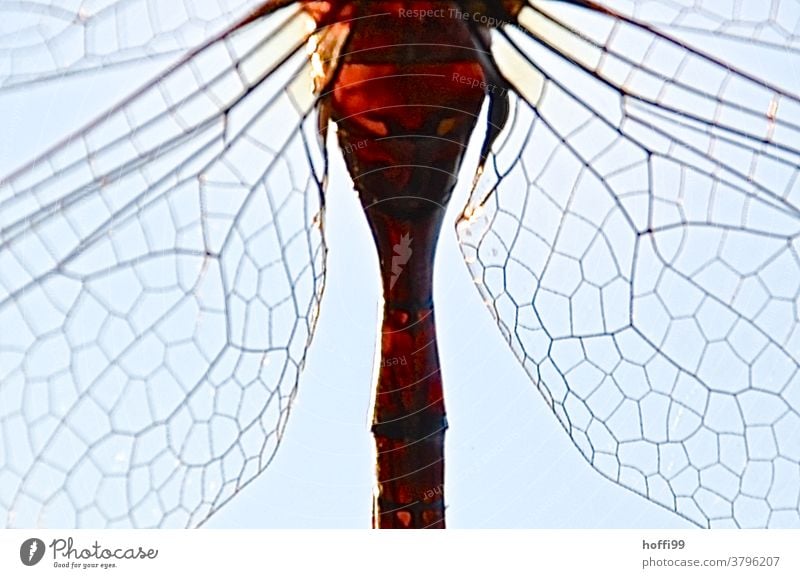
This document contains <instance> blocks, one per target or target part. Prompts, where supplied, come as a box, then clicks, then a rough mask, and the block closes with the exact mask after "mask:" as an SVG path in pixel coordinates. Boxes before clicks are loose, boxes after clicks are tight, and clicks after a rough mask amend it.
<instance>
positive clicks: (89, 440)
mask: <svg viewBox="0 0 800 578" xmlns="http://www.w3.org/2000/svg"><path fill="white" fill-rule="evenodd" d="M308 25H309V20H308V18H307V16H306V15H305V14H304V13H302V12H298V11H297V10H296V9H294V8H287V9H284V10H282V11H279V12H277V13H275V14H273V15H272V16H269V17H266V18H263V19H259V20H257V21H255V22H253V23H251V24H250V25H248V26H245V27H241V28H240V27H237V26H234V27H232V28H231V29H230V31H229V33H227V34H225V35H223V36H222V37H221V38H220V39H219V40H218V41H214V42H211V43H209V44H208V45H206V46H204V47H202V48H201V49H198V50H196V51H193V52H191V53H190V54H189V55H188V56H186V57H185V58H184V59H183V60H181V61H180V62H179V63H178V64H176V65H175V66H174V67H172V68H171V69H170V70H168V71H167V72H166V73H164V74H163V75H161V76H160V77H158V78H157V79H155V80H154V81H153V82H151V83H149V84H148V85H147V86H145V87H144V88H143V89H141V90H140V91H138V92H137V93H136V94H135V95H134V96H133V97H131V98H130V99H128V100H127V101H125V102H123V103H122V104H121V105H120V106H119V107H117V108H115V109H112V110H111V111H108V112H107V113H106V114H105V115H103V116H102V117H101V118H100V119H99V120H98V121H96V122H95V123H93V124H92V125H90V126H89V127H87V128H86V129H85V130H83V131H81V132H79V133H78V134H76V135H74V136H73V137H71V138H69V139H67V140H66V141H65V142H64V144H62V145H60V146H58V147H56V148H55V149H53V150H52V151H50V152H49V153H47V154H46V155H45V156H43V157H42V158H40V159H38V160H36V161H35V162H33V163H32V164H30V165H29V166H27V167H26V168H24V169H22V170H21V171H19V172H17V173H15V174H13V175H12V176H10V177H8V178H6V179H5V180H3V181H2V182H1V183H0V216H1V217H0V326H2V327H3V331H2V334H0V399H2V403H1V404H0V428H2V444H0V517H2V520H3V522H4V523H5V524H6V525H9V526H32V525H45V526H49V527H53V526H66V527H75V526H92V527H97V526H129V525H132V526H183V525H198V524H201V523H202V522H203V521H204V520H205V519H207V518H208V516H210V515H211V514H213V513H214V512H215V511H216V510H217V509H218V508H220V507H221V506H222V505H223V504H224V503H225V502H226V501H227V500H229V499H230V498H231V497H232V496H233V495H234V494H235V493H236V492H237V491H238V490H240V489H241V488H242V487H243V486H244V485H245V484H247V483H248V482H249V481H251V480H252V479H253V478H254V477H255V476H256V475H258V474H259V473H260V472H261V471H263V470H264V468H265V467H266V466H267V465H268V463H269V461H270V459H271V458H272V456H273V453H274V451H275V449H276V446H277V444H278V442H279V440H280V437H281V434H282V432H283V428H284V425H285V420H286V416H287V412H288V409H289V404H290V402H291V400H292V397H293V395H294V392H295V387H296V382H297V377H298V373H299V371H300V369H301V368H302V365H303V361H304V357H305V351H306V347H307V345H308V343H309V340H310V338H311V334H312V331H313V327H314V322H315V318H316V308H317V304H318V301H319V298H320V293H321V289H322V279H323V267H324V255H325V250H324V244H323V240H322V234H321V226H320V225H319V223H321V221H320V220H319V219H321V217H322V213H321V210H322V208H321V200H322V192H323V191H322V183H323V179H324V171H325V162H324V157H323V156H322V154H321V152H320V147H319V146H318V143H317V142H316V141H317V136H316V123H315V120H314V119H313V118H312V117H313V115H310V112H311V111H312V110H313V106H314V101H315V97H314V95H313V92H312V81H311V76H310V73H309V70H308V66H309V63H308V59H307V57H306V55H305V51H304V49H303V47H304V43H305V40H306V37H307V34H308V32H309V30H310V28H308Z"/></svg>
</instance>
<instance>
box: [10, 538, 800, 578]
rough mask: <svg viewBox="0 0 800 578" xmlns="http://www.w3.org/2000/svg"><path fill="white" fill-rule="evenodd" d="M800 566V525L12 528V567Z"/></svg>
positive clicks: (746, 570) (422, 576) (116, 573)
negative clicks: (725, 527) (755, 527)
mask: <svg viewBox="0 0 800 578" xmlns="http://www.w3.org/2000/svg"><path fill="white" fill-rule="evenodd" d="M461 572H465V573H466V575H467V576H487V577H495V576H497V577H502V578H510V577H515V576H526V577H536V576H542V577H549V576H614V577H615V578H624V577H628V576H702V577H703V578H706V577H714V576H725V577H727V578H730V577H735V576H742V577H745V578H752V577H759V576H765V577H770V578H779V577H784V576H786V577H792V578H796V577H798V576H800V530H716V531H701V530H696V531H685V532H675V531H658V530H647V531H642V530H491V531H484V530H472V531H459V530H447V531H443V532H436V531H394V532H392V531H380V532H378V531H329V530H325V531H313V530H195V531H188V530H138V531H134V530H4V531H2V532H0V576H8V577H15V578H16V577H17V576H20V577H23V576H31V577H38V576H97V577H99V576H110V577H114V578H123V577H127V576H131V577H134V576H135V577H137V578H139V577H141V576H146V577H147V578H156V577H160V576H169V577H170V578H174V577H189V576H213V577H220V578H249V577H250V576H266V577H269V576H281V577H283V576H303V577H305V576H320V577H325V578H328V577H337V576H343V577H347V578H358V577H361V576H363V577H397V578H427V577H429V576H435V575H442V576H455V575H460V574H456V573H461Z"/></svg>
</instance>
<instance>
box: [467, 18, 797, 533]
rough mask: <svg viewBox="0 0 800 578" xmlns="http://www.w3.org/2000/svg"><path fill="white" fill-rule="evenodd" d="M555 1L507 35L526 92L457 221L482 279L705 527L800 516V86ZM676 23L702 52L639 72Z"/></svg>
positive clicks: (665, 490)
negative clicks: (628, 38) (578, 22)
mask: <svg viewBox="0 0 800 578" xmlns="http://www.w3.org/2000/svg"><path fill="white" fill-rule="evenodd" d="M664 4H665V5H666V4H668V3H664ZM535 6H537V7H546V8H547V10H548V12H547V14H548V15H549V16H545V15H544V14H545V12H544V11H541V12H539V13H538V14H533V15H531V14H528V15H527V16H523V15H521V18H520V21H521V23H522V24H523V26H524V25H525V23H526V22H527V23H530V22H537V26H536V27H529V28H528V29H527V30H526V33H525V34H520V33H519V32H518V31H517V32H516V33H515V32H514V31H508V33H507V34H506V35H505V36H504V35H502V34H500V35H498V38H497V39H496V40H497V42H496V43H495V45H493V50H495V51H496V53H497V60H498V62H499V63H500V66H501V68H504V66H503V60H505V62H506V63H507V65H506V67H505V68H504V74H505V75H506V76H507V78H508V79H509V80H510V81H511V83H512V85H513V86H514V87H515V89H516V90H517V91H518V96H517V95H514V96H512V100H513V105H514V106H513V111H512V116H511V119H510V120H509V123H508V125H507V128H506V130H505V131H504V134H503V135H501V139H499V140H498V141H497V143H496V146H495V149H494V150H493V154H492V155H491V156H490V157H489V159H488V162H487V164H486V167H485V171H484V174H483V176H482V180H481V181H479V183H478V185H477V187H476V188H475V190H474V192H473V194H472V197H471V200H470V204H469V205H468V208H467V210H465V213H464V217H463V218H462V219H461V221H460V222H459V224H458V233H459V237H460V240H461V243H462V247H463V251H464V255H465V258H466V259H467V262H468V264H469V267H470V269H471V271H472V274H473V276H474V278H475V281H476V284H477V286H478V288H479V289H480V291H481V292H482V294H483V296H484V298H485V300H486V302H487V304H488V306H489V308H490V310H491V311H492V312H493V313H494V315H495V317H496V318H497V321H498V324H499V326H500V329H501V330H502V332H503V334H504V336H505V337H506V339H507V340H508V342H509V344H510V345H511V347H512V349H513V350H514V352H515V353H516V355H517V357H518V358H519V359H520V361H521V362H522V364H523V366H524V368H525V370H526V371H527V372H528V374H529V375H530V377H531V379H532V380H533V381H534V383H535V384H536V385H537V387H538V388H539V390H540V391H541V393H542V394H543V396H544V397H545V399H546V401H547V402H548V404H549V405H550V406H551V408H552V409H553V411H554V413H555V414H556V416H557V417H558V419H559V421H560V422H561V424H562V425H563V426H564V428H565V429H566V430H567V432H568V433H569V435H570V436H571V438H572V440H573V442H574V443H575V445H576V447H577V448H578V449H579V450H580V451H581V453H582V454H583V455H584V457H585V458H586V459H587V460H588V461H589V462H590V463H591V464H592V466H593V467H594V468H595V469H596V470H598V471H599V472H600V473H602V474H603V475H604V476H606V477H608V478H609V479H611V480H612V481H614V482H616V483H618V484H620V485H622V486H624V487H626V488H629V489H631V490H633V491H635V492H638V493H640V494H641V495H643V496H645V497H647V498H648V499H650V500H652V501H654V502H656V503H658V504H661V505H662V506H664V507H666V508H668V509H670V510H673V511H675V512H676V513H678V514H680V515H681V516H684V517H686V518H687V519H689V520H691V521H693V522H694V523H696V524H698V525H701V526H717V527H718V526H742V527H767V526H770V527H772V526H775V527H785V526H794V527H797V526H800V507H799V505H800V435H799V434H800V373H799V372H798V360H800V340H798V337H800V331H798V329H799V327H798V317H797V314H796V311H795V304H796V302H797V299H798V297H800V260H799V259H798V255H797V236H798V234H800V214H798V208H797V203H798V198H800V197H798V195H800V168H798V167H800V150H798V145H797V143H798V142H800V139H798V138H797V134H798V133H797V127H798V122H800V102H798V99H797V97H796V96H795V95H794V94H793V93H791V92H789V91H788V90H784V89H782V88H780V87H777V86H773V85H771V84H769V83H768V82H763V81H759V80H756V79H754V77H750V76H747V75H746V74H745V73H743V72H739V71H736V70H735V69H733V68H727V69H725V70H721V69H722V68H725V67H724V66H722V64H721V63H720V62H717V61H715V59H714V58H712V57H709V56H707V55H703V54H702V53H700V52H691V51H690V50H688V49H687V46H685V45H683V44H680V43H675V42H674V41H671V40H670V39H669V38H668V37H665V36H662V35H659V33H658V32H656V31H654V30H652V29H650V28H648V27H646V26H642V25H639V24H637V23H635V22H632V21H626V20H624V19H623V18H622V17H620V16H619V15H614V14H602V13H600V12H586V11H584V12H583V13H581V12H580V11H579V9H578V8H576V7H575V6H567V5H565V4H563V3H558V2H552V3H546V2H545V3H535ZM525 18H532V19H530V20H525ZM570 18H578V19H588V20H590V21H595V25H593V26H592V27H591V28H583V27H581V28H580V29H581V30H588V29H591V30H593V31H595V32H597V33H598V34H601V33H602V31H606V34H607V36H605V37H603V38H601V40H600V45H601V46H602V47H603V48H602V49H601V50H600V51H599V52H600V56H599V60H598V59H594V60H592V58H593V57H592V54H594V55H595V56H597V50H596V48H595V49H592V48H590V47H589V46H587V40H586V38H585V37H583V36H581V35H580V34H579V33H577V32H574V31H571V30H570V27H569V26H570V25H569V22H571V21H570V20H569V19H570ZM545 20H546V22H545ZM629 27H630V28H633V29H635V31H636V33H637V34H638V37H637V38H638V40H637V41H636V42H635V43H634V44H635V45H634V47H633V49H631V50H626V49H625V44H624V43H616V44H615V42H616V40H618V39H619V38H620V37H621V36H622V35H623V32H622V31H621V30H622V29H627V28H629ZM598 31H600V32H598ZM642 41H644V42H645V44H646V45H645V46H642V45H641V42H642ZM661 43H666V44H667V45H668V47H672V48H673V49H675V50H677V51H678V52H679V54H678V56H679V57H680V59H682V61H683V63H684V64H682V65H679V66H678V71H673V72H670V73H669V74H667V73H664V74H663V75H662V76H663V78H662V77H658V76H657V75H655V77H654V78H651V79H650V80H651V81H652V82H653V83H655V84H659V85H660V86H659V87H658V88H656V87H653V86H651V85H650V84H647V83H643V84H637V81H639V80H641V78H642V76H643V75H647V74H651V75H654V74H655V73H654V72H653V71H656V70H657V69H658V67H660V66H663V65H664V60H663V59H661V58H659V57H656V56H655V54H656V52H657V49H656V48H655V47H657V46H659V45H661ZM740 49H741V50H750V49H752V46H751V45H750V44H745V45H744V46H743V47H742V48H740ZM787 50H788V51H789V53H790V54H794V55H795V58H796V54H797V53H796V51H793V49H792V48H791V47H789V48H787ZM734 54H735V53H729V58H735V55H734ZM636 55H638V56H636ZM501 57H502V58H501ZM626 58H627V59H628V60H631V59H632V58H636V59H637V60H633V61H631V62H628V63H627V70H628V73H627V75H620V76H617V75H615V74H616V71H617V65H619V66H622V65H621V64H620V61H621V60H623V59H626ZM692 67H697V68H702V67H705V68H704V70H706V74H707V75H706V76H703V75H697V74H693V75H688V72H687V71H688V70H689V69H690V68H692ZM709 71H713V72H714V73H715V75H712V74H711V72H709ZM720 75H722V76H727V80H720V78H719V77H720ZM628 79H633V80H631V81H630V82H629V80H628ZM734 85H737V88H736V89H735V90H734V89H733V87H734ZM670 87H673V88H674V87H680V89H681V90H678V88H675V89H674V90H673V89H672V88H670ZM691 88H693V89H694V90H690V89H691ZM681 91H684V92H681ZM685 91H688V93H689V94H688V96H687V94H685ZM708 100H711V101H713V109H714V110H709V109H708V108H707V107H704V106H700V105H698V101H703V102H706V101H708ZM777 101H779V102H780V104H779V105H777V106H776V105H774V104H772V103H774V102H777Z"/></svg>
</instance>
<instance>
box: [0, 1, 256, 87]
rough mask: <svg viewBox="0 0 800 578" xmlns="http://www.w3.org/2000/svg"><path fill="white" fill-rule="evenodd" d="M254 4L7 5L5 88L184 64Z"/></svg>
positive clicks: (1, 16) (3, 18)
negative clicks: (177, 59) (170, 60)
mask: <svg viewBox="0 0 800 578" xmlns="http://www.w3.org/2000/svg"><path fill="white" fill-rule="evenodd" d="M247 4H251V5H252V3H250V2H247V0H178V1H173V2H152V1H150V0H28V1H26V2H2V3H0V88H9V87H20V86H24V85H26V84H29V83H31V82H41V81H46V80H49V79H52V78H54V77H60V76H64V75H70V74H76V73H81V72H88V71H91V70H97V69H101V68H102V69H107V68H108V67H110V66H119V65H125V64H134V63H137V62H139V61H141V60H142V59H148V60H152V59H153V58H155V57H158V56H163V57H169V56H179V55H180V53H181V52H183V51H184V50H185V49H188V48H190V47H193V46H197V45H199V44H200V43H201V42H203V41H205V40H206V39H208V38H211V37H213V36H215V35H216V34H217V33H219V32H221V31H222V30H223V29H224V28H225V27H227V26H229V25H230V23H231V22H234V21H237V20H238V19H239V17H240V16H241V15H243V12H244V11H245V10H246V9H247Z"/></svg>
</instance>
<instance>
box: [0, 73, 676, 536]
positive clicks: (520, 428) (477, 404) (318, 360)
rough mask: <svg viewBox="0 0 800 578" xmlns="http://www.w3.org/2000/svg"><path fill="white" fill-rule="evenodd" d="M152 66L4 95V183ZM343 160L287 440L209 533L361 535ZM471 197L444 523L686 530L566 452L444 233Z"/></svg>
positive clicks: (365, 319) (369, 476)
mask: <svg viewBox="0 0 800 578" xmlns="http://www.w3.org/2000/svg"><path fill="white" fill-rule="evenodd" d="M158 69H159V65H155V66H153V65H145V66H142V67H140V68H128V69H125V70H123V71H118V72H114V73H106V74H103V75H97V76H92V77H89V78H84V79H78V80H74V81H67V82H61V83H58V84H57V85H49V86H46V87H38V88H34V89H29V90H25V91H17V92H14V93H11V94H7V95H4V96H3V97H2V99H0V111H2V113H0V116H2V118H1V119H0V174H7V173H8V172H9V170H11V169H12V168H13V167H14V166H17V165H19V164H20V163H21V162H23V161H24V160H26V159H29V158H31V156H32V155H34V154H35V153H36V152H37V151H42V150H44V148H45V147H46V145H48V144H50V143H52V142H54V141H55V140H56V139H57V138H58V136H59V135H62V134H64V131H66V130H69V129H74V128H77V127H78V126H80V125H81V124H82V123H84V122H86V121H87V120H88V119H90V118H92V117H94V116H96V115H97V114H99V113H100V112H101V111H102V110H103V109H105V108H107V107H108V106H110V105H111V104H113V103H114V102H116V101H117V100H118V99H119V98H120V97H121V96H123V95H124V94H126V93H129V92H130V91H132V90H133V89H135V88H136V87H137V86H138V85H139V84H141V82H142V81H143V80H144V79H146V78H149V77H150V76H152V75H153V74H154V73H155V71H156V70H158ZM337 163H338V165H339V166H337V167H335V168H334V171H333V178H332V185H331V187H330V189H329V193H328V207H329V209H328V215H327V229H326V236H327V242H328V247H329V255H328V267H327V271H328V276H327V280H326V290H325V295H324V298H323V301H322V305H321V315H320V319H319V323H318V327H317V333H316V338H315V340H314V343H313V344H312V346H311V349H310V351H309V356H308V360H307V365H306V369H305V372H304V375H303V377H302V379H301V382H300V387H299V394H298V397H297V399H296V402H295V405H294V408H293V411H292V414H291V417H290V419H289V423H288V426H287V429H286V436H285V438H284V440H283V442H282V444H281V447H280V449H279V451H278V454H277V456H276V457H275V460H274V461H273V463H272V464H271V465H270V466H269V467H268V468H267V470H266V471H265V472H264V473H263V474H262V475H261V476H260V477H259V478H258V479H257V480H256V481H254V482H253V483H252V484H250V485H249V486H248V487H247V488H245V489H244V490H243V491H242V492H241V493H240V494H239V495H238V496H237V497H236V498H234V499H233V500H232V501H231V502H230V503H228V504H227V505H226V506H225V507H224V508H223V509H222V511H220V512H219V513H218V514H217V515H215V516H214V517H213V518H212V519H211V520H210V522H209V524H208V525H209V526H211V527H273V528H282V527H293V528H320V527H326V528H344V527H348V528H365V527H368V526H369V523H370V509H371V493H372V485H373V460H374V458H373V455H372V438H371V435H370V433H369V425H368V424H369V418H370V413H371V408H370V407H369V404H370V388H371V380H372V374H373V364H374V359H375V343H376V338H377V335H376V330H377V319H378V300H379V284H378V275H377V259H376V257H375V254H374V249H373V247H372V241H371V238H370V237H369V233H368V230H367V227H366V223H365V221H364V219H363V217H362V216H361V214H360V210H359V207H358V205H357V202H356V198H355V194H354V193H353V192H352V190H351V189H350V187H349V180H348V178H347V176H346V175H345V174H344V173H343V171H342V167H341V162H340V161H339V160H338V159H337ZM467 166H468V167H469V166H470V165H469V164H468V165H467ZM466 170H467V172H468V171H469V168H467V169H466ZM465 174H466V173H465ZM469 176H471V175H469ZM469 180H470V179H469V178H467V179H462V181H463V182H464V183H467V182H469ZM465 198H466V187H465V186H462V187H460V188H459V189H458V190H457V192H456V196H455V198H454V200H453V202H452V203H451V212H450V215H449V218H448V224H447V225H446V226H445V228H444V230H443V233H442V240H441V244H440V247H439V259H438V263H437V269H436V279H435V283H436V287H435V303H436V312H437V323H438V327H439V330H438V332H439V350H440V358H441V363H442V371H443V380H444V385H445V395H446V404H447V410H448V421H449V423H450V429H449V430H448V432H447V437H446V439H447V473H446V484H447V486H446V501H447V504H448V511H447V514H448V524H449V525H450V526H451V527H470V528H492V527H566V528H576V527H649V528H667V527H690V524H689V523H688V522H686V521H685V520H683V519H681V518H679V517H678V516H676V515H675V514H672V513H670V512H668V511H666V510H664V509H663V508H661V507H659V506H656V505H654V504H651V503H650V502H648V501H647V500H645V499H644V498H642V497H640V496H637V495H635V494H633V493H631V492H630V491H628V490H625V489H622V488H620V487H618V486H615V485H614V484H612V483H611V482H609V481H607V480H606V479H604V478H603V477H602V476H600V475H599V474H597V473H596V472H595V471H594V470H592V468H591V467H590V466H589V465H588V464H587V463H586V462H585V461H584V459H583V458H582V457H581V456H580V454H579V452H578V451H577V450H576V449H575V448H574V447H573V445H572V443H571V441H570V440H569V438H568V436H567V434H566V433H565V432H564V430H563V429H562V428H561V426H560V425H559V424H558V422H557V421H556V419H555V417H554V416H553V415H552V413H551V412H550V410H549V409H548V408H547V406H546V405H545V403H544V402H543V400H542V399H541V397H540V395H539V394H538V392H537V391H536V390H535V388H534V386H533V385H532V384H531V383H530V381H529V380H528V378H527V376H526V375H525V374H524V372H523V371H522V370H521V368H520V367H519V366H518V364H517V362H516V360H515V359H514V357H513V356H512V355H511V353H510V350H509V349H508V348H507V346H506V345H505V343H504V342H503V341H502V340H501V338H500V333H499V331H498V330H497V329H496V327H495V325H494V322H493V321H492V319H491V317H490V315H489V312H488V310H487V309H486V308H485V307H484V306H483V305H482V303H481V302H480V299H479V295H478V293H477V291H476V290H475V289H474V288H473V287H472V286H471V285H472V283H471V280H470V278H469V274H468V272H467V269H466V267H465V265H464V263H463V260H462V259H461V255H460V251H459V250H458V247H457V245H456V241H455V234H454V230H453V227H452V224H453V223H454V220H455V217H456V215H457V213H458V211H459V209H460V208H461V207H462V206H463V203H464V200H465Z"/></svg>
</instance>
